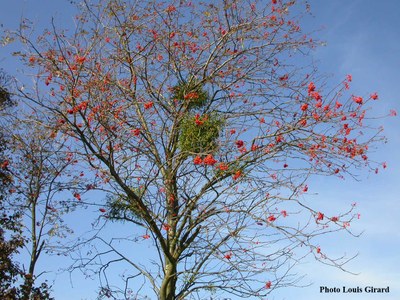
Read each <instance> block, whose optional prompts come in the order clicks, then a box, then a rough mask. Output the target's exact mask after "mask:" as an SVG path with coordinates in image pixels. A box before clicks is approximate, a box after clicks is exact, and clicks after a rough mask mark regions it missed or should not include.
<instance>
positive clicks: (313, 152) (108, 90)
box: [18, 0, 382, 299]
mask: <svg viewBox="0 0 400 300" xmlns="http://www.w3.org/2000/svg"><path fill="white" fill-rule="evenodd" d="M297 7H298V6H296V3H295V1H277V0H273V1H271V3H268V4H267V5H265V3H262V2H257V1H254V3H248V2H247V1H229V2H228V1H219V2H218V3H217V4H215V3H207V2H205V3H199V4H194V3H192V2H184V1H180V2H179V1H171V2H169V3H164V2H163V3H159V2H157V1H146V2H130V1H120V0H110V1H96V2H95V3H89V2H86V1H85V2H84V3H83V4H82V7H81V9H82V11H83V12H82V14H81V15H80V16H78V17H77V18H76V20H77V26H76V29H75V31H74V32H73V33H71V32H68V31H63V30H58V29H56V26H55V25H54V24H53V29H52V30H49V31H46V32H45V33H44V34H43V35H42V36H40V37H39V38H38V39H37V40H33V39H32V38H31V37H30V36H29V34H27V33H26V32H25V31H20V32H19V33H18V35H19V37H20V38H21V39H22V41H23V42H24V43H26V44H27V45H28V49H27V51H28V54H23V55H22V56H21V58H22V59H23V60H24V61H25V62H26V64H27V65H28V66H31V67H32V68H35V69H36V70H37V72H38V73H37V76H36V77H35V78H37V82H36V85H35V88H34V90H32V91H30V90H29V89H24V90H22V91H21V93H22V96H23V97H24V98H25V99H26V100H27V101H28V103H30V105H34V106H35V109H38V110H39V109H40V110H42V111H43V113H44V114H45V115H46V116H48V121H49V124H52V128H53V132H54V133H53V138H54V139H57V140H60V141H62V143H61V144H67V142H68V141H71V142H73V145H72V146H70V148H69V150H68V151H69V152H70V153H73V154H74V155H75V156H76V157H79V158H78V159H79V161H80V162H82V163H86V165H87V167H88V171H87V172H91V173H92V174H93V177H94V178H98V179H101V180H102V185H96V188H101V189H103V190H108V196H107V197H106V201H105V200H104V199H103V200H100V199H97V204H101V205H103V206H104V207H103V208H101V209H100V212H101V213H102V215H103V217H104V218H103V220H104V221H105V222H106V225H107V226H112V224H110V223H112V222H109V221H121V222H123V224H124V225H125V226H126V227H127V228H128V227H129V228H130V227H135V228H138V229H137V230H141V233H140V234H139V235H138V237H140V236H141V237H142V238H141V239H140V238H139V239H136V241H139V240H140V241H142V242H146V240H148V239H151V240H152V242H153V243H154V246H155V249H156V255H155V257H154V258H153V259H152V260H151V264H146V265H143V264H141V261H140V260H141V259H140V258H139V259H138V258H137V255H136V254H135V253H126V252H124V251H123V250H121V249H118V245H117V244H115V243H114V241H113V239H111V240H110V241H105V240H104V239H102V240H103V241H104V243H105V244H106V245H107V247H109V250H108V251H104V252H99V253H97V254H96V255H95V256H94V257H92V258H90V259H89V261H85V263H83V264H82V265H83V266H85V267H87V266H88V264H89V263H90V262H95V259H96V258H100V257H102V256H103V254H104V258H106V257H107V256H106V255H108V254H109V253H111V252H113V253H114V254H115V259H114V258H113V259H110V261H108V262H107V263H104V262H103V263H102V264H101V265H100V268H101V269H102V270H103V271H106V270H107V268H108V267H109V266H110V265H111V264H113V263H116V262H120V261H125V262H126V263H127V264H128V265H129V267H131V268H132V270H133V271H132V272H130V273H129V275H126V276H125V278H126V285H125V287H120V288H114V287H113V285H112V284H109V283H108V281H106V284H105V285H104V286H103V288H102V296H104V297H119V296H118V293H122V294H123V295H124V297H125V298H129V297H131V295H132V293H138V288H136V290H133V288H135V287H137V286H141V281H142V280H145V283H146V284H148V285H149V286H150V287H151V288H152V289H153V290H154V293H155V294H156V295H157V296H158V298H159V299H188V298H204V297H205V296H207V295H209V294H210V293H213V292H221V291H222V292H226V293H230V294H234V295H237V296H240V297H251V296H255V297H260V298H261V297H263V296H265V295H267V294H269V293H270V292H271V291H273V290H276V289H277V288H280V287H284V286H287V285H289V284H293V283H295V282H296V277H291V276H290V272H291V269H292V267H293V266H294V265H296V263H297V262H298V261H299V260H300V259H301V258H302V257H304V256H306V255H314V256H315V258H316V259H318V260H320V261H322V262H324V263H327V264H332V265H334V266H336V267H339V268H342V266H343V263H344V262H345V260H342V259H335V258H330V257H329V256H328V253H327V252H326V251H325V249H321V247H320V246H319V245H318V244H317V243H316V242H315V238H316V237H317V236H319V235H321V234H326V233H329V232H335V231H338V230H347V231H348V230H349V228H348V226H349V224H350V222H351V221H352V220H353V219H354V218H356V217H357V216H356V214H354V213H353V207H352V208H350V210H349V211H348V212H344V213H341V214H340V213H338V214H337V215H333V216H328V215H326V214H324V213H323V212H321V211H319V210H318V209H317V208H314V207H311V206H310V205H309V204H308V203H307V201H306V200H305V195H306V194H307V192H308V184H307V180H308V178H309V177H310V176H312V175H314V174H319V175H324V176H337V177H345V176H347V175H354V174H355V173H356V171H357V169H358V168H361V167H365V168H370V169H371V170H374V169H375V167H376V166H378V165H377V164H376V163H375V162H373V161H370V160H369V159H368V156H367V154H368V150H369V147H370V145H372V144H373V143H374V142H377V141H380V140H382V138H381V136H380V130H379V129H374V128H371V127H370V126H369V123H368V120H367V119H366V114H367V104H368V103H372V102H374V101H375V100H378V95H377V94H376V93H373V94H371V95H370V96H367V97H365V96H364V97H362V96H358V95H353V94H351V93H350V91H349V88H350V84H351V81H352V78H351V76H350V75H349V76H347V77H346V78H345V79H344V80H343V82H341V83H340V84H339V85H337V86H336V87H335V88H333V89H329V88H328V87H329V86H330V85H327V83H326V82H325V81H324V79H323V77H321V76H320V75H319V74H318V72H317V70H316V69H315V68H313V67H307V65H300V64H299V63H298V62H299V61H304V60H306V58H307V54H308V53H309V50H310V49H312V48H314V47H315V46H316V45H317V42H316V41H315V40H313V39H312V38H310V37H307V36H306V35H304V33H303V32H302V31H301V28H300V21H299V18H297V17H296V16H295V15H294V13H295V12H296V10H297V9H298V8H297ZM27 27H28V26H27V25H26V24H25V26H24V27H23V28H27ZM324 88H325V89H327V90H326V91H324ZM75 196H76V198H80V194H75ZM96 238H97V237H96ZM101 261H103V260H101ZM96 263H97V262H96ZM138 274H139V275H140V276H138ZM132 282H134V284H133V283H132ZM131 284H132V285H131ZM131 286H132V288H131ZM136 296H138V294H137V295H136Z"/></svg>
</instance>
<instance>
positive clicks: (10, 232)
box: [0, 70, 24, 299]
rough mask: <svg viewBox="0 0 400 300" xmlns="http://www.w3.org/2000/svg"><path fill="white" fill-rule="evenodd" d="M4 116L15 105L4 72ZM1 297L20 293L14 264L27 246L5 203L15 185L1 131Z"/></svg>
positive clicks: (16, 216)
mask: <svg viewBox="0 0 400 300" xmlns="http://www.w3.org/2000/svg"><path fill="white" fill-rule="evenodd" d="M0 72H1V73H0V112H2V111H3V110H4V109H5V108H6V107H8V106H11V105H12V101H11V94H10V92H9V85H10V77H9V76H7V74H6V73H4V72H3V70H1V71H0ZM0 145H1V146H0V163H1V167H0V180H1V181H0V211H1V217H0V225H1V227H0V255H1V256H0V293H1V295H3V297H4V298H5V299H14V298H15V297H16V295H17V293H18V291H17V289H16V288H15V287H14V283H15V282H16V281H17V280H18V278H19V276H20V274H21V270H20V268H19V265H18V264H17V263H16V262H15V261H14V256H15V255H16V254H17V253H18V252H19V250H20V248H21V247H22V246H23V244H24V239H23V237H22V236H21V225H20V218H21V215H20V212H18V211H9V210H7V209H5V207H4V202H5V200H6V198H7V197H8V195H9V191H8V189H9V188H10V186H11V184H12V176H11V174H10V170H9V166H8V165H9V160H8V157H7V156H6V153H5V152H6V150H7V147H6V145H7V139H6V136H5V132H4V131H3V130H1V131H0Z"/></svg>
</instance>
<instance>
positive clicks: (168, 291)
mask: <svg viewBox="0 0 400 300" xmlns="http://www.w3.org/2000/svg"><path fill="white" fill-rule="evenodd" d="M165 261H166V262H165V267H164V279H163V282H162V284H161V288H160V295H159V300H175V292H176V281H177V279H178V277H177V274H176V262H172V261H170V260H169V259H168V258H166V260H165Z"/></svg>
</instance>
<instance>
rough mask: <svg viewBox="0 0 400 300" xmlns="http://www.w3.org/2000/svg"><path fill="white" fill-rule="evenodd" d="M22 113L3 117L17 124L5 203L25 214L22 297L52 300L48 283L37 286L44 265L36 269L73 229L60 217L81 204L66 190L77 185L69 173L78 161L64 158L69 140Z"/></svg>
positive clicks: (76, 188)
mask: <svg viewBox="0 0 400 300" xmlns="http://www.w3.org/2000/svg"><path fill="white" fill-rule="evenodd" d="M21 114H22V110H19V115H18V116H19V117H18V118H15V117H14V114H10V115H8V116H7V121H6V122H4V125H6V126H7V127H8V128H10V127H11V125H12V127H13V133H12V136H11V137H10V140H9V143H8V150H9V151H10V154H9V157H10V163H9V165H10V167H11V170H10V173H11V176H12V178H13V185H12V187H11V188H10V189H9V197H8V199H7V201H6V203H5V207H7V208H8V209H9V210H15V211H18V212H19V214H20V215H21V216H22V218H21V220H20V227H21V232H20V234H21V236H23V237H24V248H25V249H26V251H24V252H26V253H27V254H28V257H29V261H28V262H26V263H21V264H20V265H21V269H22V270H23V274H24V280H23V284H22V285H21V287H20V290H21V299H32V298H33V299H53V298H50V291H49V289H50V287H49V286H48V284H47V282H43V283H42V284H41V285H39V286H37V283H38V278H39V277H40V276H41V275H42V274H43V273H46V270H45V271H43V272H42V273H38V272H37V271H36V269H37V265H38V263H39V258H42V257H43V256H45V255H46V254H51V253H57V251H58V247H57V243H56V242H57V241H58V243H59V242H60V240H62V239H65V238H66V237H67V236H68V234H69V233H71V229H70V228H69V227H68V226H67V225H66V224H65V223H64V221H63V219H62V216H63V214H64V213H66V212H70V211H72V210H73V209H74V208H75V207H76V205H77V204H76V203H73V202H71V201H67V200H64V198H65V197H66V195H65V193H64V190H72V189H75V190H78V189H79V183H78V182H77V180H76V177H79V174H77V175H76V176H74V175H73V174H72V173H71V172H70V170H69V169H70V167H71V166H73V165H74V160H73V159H72V158H71V157H69V158H67V159H66V157H67V155H66V153H65V152H64V151H65V150H66V147H64V146H65V145H60V144H58V143H57V141H56V140H54V139H53V138H52V137H51V130H49V129H48V128H46V127H45V126H44V124H36V123H32V122H31V121H32V119H31V118H30V117H26V118H22V119H21ZM36 118H37V119H39V118H38V117H37V116H36ZM42 120H43V118H42Z"/></svg>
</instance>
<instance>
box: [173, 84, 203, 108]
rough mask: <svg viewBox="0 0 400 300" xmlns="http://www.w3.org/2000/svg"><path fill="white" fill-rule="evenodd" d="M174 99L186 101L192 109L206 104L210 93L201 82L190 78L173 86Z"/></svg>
mask: <svg viewBox="0 0 400 300" xmlns="http://www.w3.org/2000/svg"><path fill="white" fill-rule="evenodd" d="M172 99H174V100H178V101H180V102H181V103H185V104H186V105H187V107H188V109H189V110H192V109H195V108H200V107H203V106H204V105H206V103H207V102H208V100H209V95H208V93H207V91H205V90H204V89H203V86H202V85H201V84H200V83H198V82H196V81H195V80H190V81H189V82H182V83H181V84H179V85H177V86H175V87H174V88H173V95H172Z"/></svg>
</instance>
